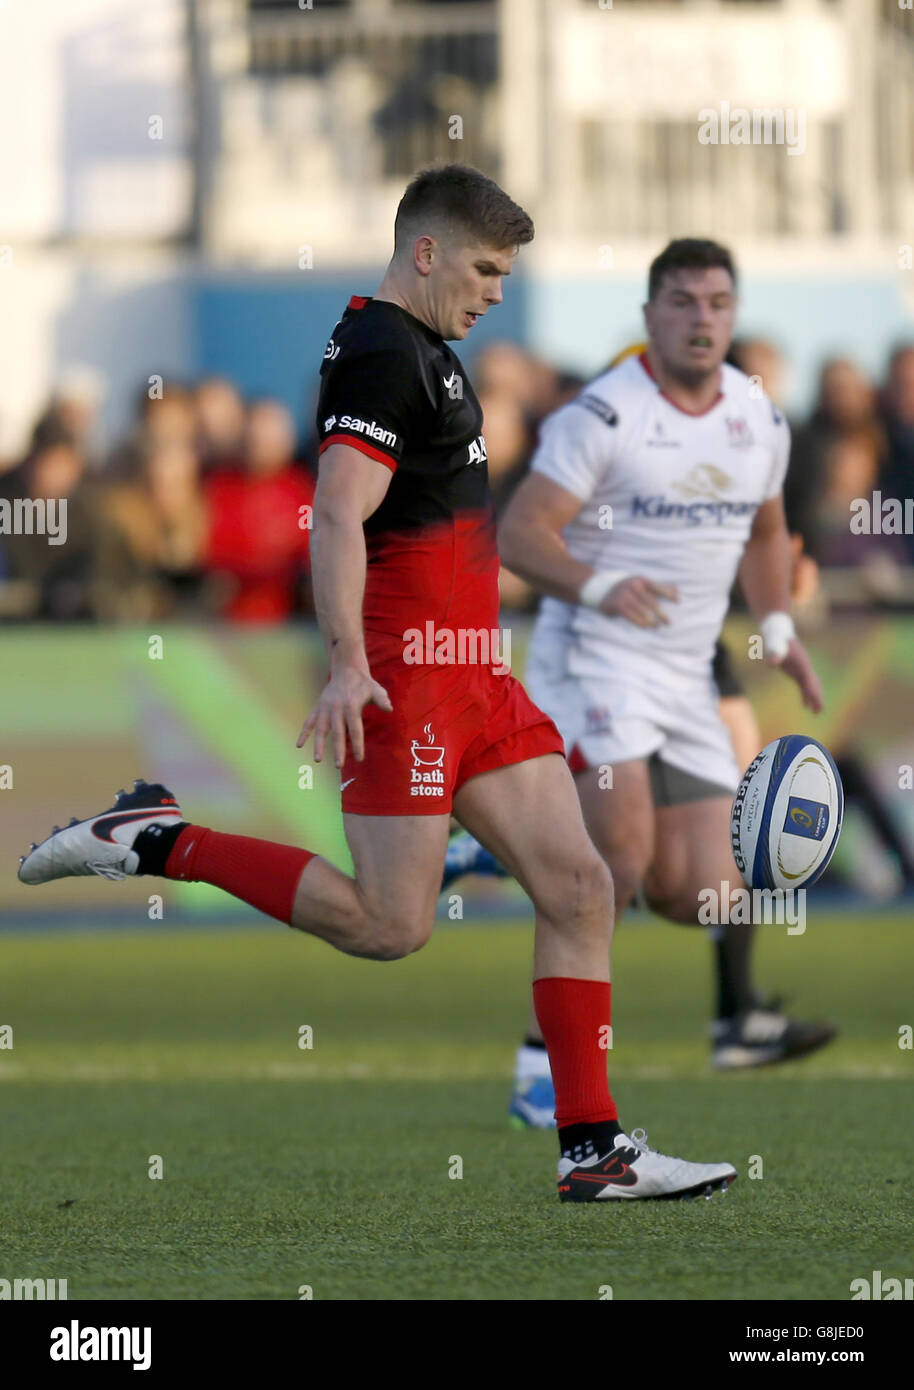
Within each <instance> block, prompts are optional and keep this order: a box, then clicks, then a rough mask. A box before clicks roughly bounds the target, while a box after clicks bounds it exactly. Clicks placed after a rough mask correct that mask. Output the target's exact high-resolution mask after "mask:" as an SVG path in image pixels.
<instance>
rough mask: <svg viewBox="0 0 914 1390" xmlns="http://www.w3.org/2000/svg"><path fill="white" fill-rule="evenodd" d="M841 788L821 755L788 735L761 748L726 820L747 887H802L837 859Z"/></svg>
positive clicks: (829, 760)
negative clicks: (835, 854)
mask: <svg viewBox="0 0 914 1390" xmlns="http://www.w3.org/2000/svg"><path fill="white" fill-rule="evenodd" d="M843 815H844V789H843V787H842V786H841V778H840V776H839V775H838V769H837V767H836V766H835V761H834V758H833V757H832V756H831V754H830V753H829V751H828V749H827V748H823V747H822V744H821V743H817V742H816V740H815V739H814V738H807V737H806V735H805V734H786V735H785V736H784V737H783V738H776V739H775V740H774V742H773V743H769V744H768V746H767V747H766V748H763V749H762V751H761V753H759V755H758V757H757V758H754V759H753V761H752V762H751V763H750V764H749V766H748V768H747V769H746V773H745V775H744V777H743V780H742V781H741V782H740V784H739V789H738V790H737V793H736V797H735V798H734V801H733V811H732V813H731V816H730V840H731V843H732V845H733V857H734V859H735V860H736V865H737V868H738V869H739V871H740V873H741V874H742V876H743V878H744V879H745V881H746V883H747V885H748V886H749V887H750V888H782V889H795V888H808V887H809V886H810V885H811V884H813V883H815V882H816V880H817V879H818V878H820V877H821V875H822V874H823V873H824V872H825V869H826V867H827V865H828V862H829V860H830V859H831V857H832V855H833V854H834V852H835V846H836V845H837V843H838V836H839V835H840V833H841V820H842V817H843Z"/></svg>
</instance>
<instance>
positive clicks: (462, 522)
mask: <svg viewBox="0 0 914 1390" xmlns="http://www.w3.org/2000/svg"><path fill="white" fill-rule="evenodd" d="M317 429H318V437H319V439H320V441H321V442H320V449H321V452H322V451H323V450H324V449H326V448H327V447H328V446H329V445H330V444H333V443H342V444H348V445H350V446H351V447H352V448H355V449H359V450H360V451H361V452H362V453H364V454H367V455H368V456H369V457H370V458H374V459H377V460H378V462H379V463H381V464H383V465H384V466H385V467H387V468H389V469H390V470H391V472H392V473H393V477H392V479H391V481H390V486H389V488H388V490H387V493H386V494H385V497H384V499H383V501H382V502H381V504H380V506H379V507H378V508H377V510H376V511H375V512H374V513H373V514H372V515H371V516H370V517H369V518H368V520H367V521H366V522H365V539H366V548H367V556H368V574H367V579H366V585H365V603H364V626H365V634H366V642H367V644H368V647H369V658H370V659H371V657H372V647H374V650H375V652H376V654H378V655H380V653H381V650H382V649H384V650H388V649H389V648H390V644H389V643H385V642H383V641H382V642H381V643H380V644H379V643H377V642H375V643H372V642H371V640H370V639H371V636H372V634H377V635H378V636H379V637H380V636H381V635H387V636H388V637H393V636H395V637H396V638H397V639H402V636H403V633H404V631H405V630H406V629H407V628H415V627H419V628H422V629H423V630H424V624H425V623H426V622H427V621H432V622H433V623H434V624H435V625H436V627H450V628H457V627H465V628H483V627H484V628H490V629H491V628H494V627H497V625H498V555H497V551H496V547H495V518H494V511H493V507H492V502H491V498H490V495H489V485H488V473H487V466H486V448H485V441H484V439H483V437H482V409H481V407H480V404H479V401H478V400H477V399H476V395H475V393H474V391H473V388H472V386H471V385H470V383H469V380H468V379H467V377H466V374H465V372H464V369H463V366H462V365H461V362H460V359H459V358H458V357H457V355H456V353H454V352H453V351H452V350H451V348H450V347H449V346H448V345H447V343H446V342H445V341H444V339H443V338H442V337H441V336H440V335H439V334H437V333H435V332H434V331H433V330H432V329H430V328H428V327H427V326H426V325H425V324H424V323H421V322H420V320H419V319H417V318H415V317H414V316H413V315H412V314H410V313H408V312H407V310H405V309H402V308H400V306H399V305H397V304H391V303H389V302H388V301H386V300H379V299H364V298H360V297H357V296H354V297H353V298H352V299H350V301H349V304H348V306H347V308H346V311H345V313H344V314H343V317H342V318H341V319H340V321H339V323H338V324H337V325H336V327H335V328H334V330H333V335H332V337H331V338H330V341H329V343H328V344H327V348H326V350H325V352H324V360H323V363H322V366H321V387H320V396H319V398H318V406H317Z"/></svg>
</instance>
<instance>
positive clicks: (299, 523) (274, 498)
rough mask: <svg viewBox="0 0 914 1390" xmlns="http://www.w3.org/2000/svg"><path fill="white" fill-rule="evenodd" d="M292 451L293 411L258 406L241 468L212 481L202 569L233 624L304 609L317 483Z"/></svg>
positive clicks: (266, 403) (276, 618)
mask: <svg viewBox="0 0 914 1390" xmlns="http://www.w3.org/2000/svg"><path fill="white" fill-rule="evenodd" d="M294 452H295V429H294V425H293V422H292V417H291V415H290V414H289V412H288V410H287V409H286V408H285V406H284V405H282V404H281V403H280V402H279V401H274V400H262V401H257V402H255V403H254V404H253V405H251V407H250V408H249V410H248V414H247V421H246V427H245V436H244V448H243V454H242V465H243V471H242V472H240V473H234V472H221V473H214V474H212V475H211V476H210V477H209V478H208V479H207V482H206V496H207V500H208V503H209V508H210V525H209V533H208V536H207V541H206V548H205V565H206V568H207V570H208V571H209V572H210V573H211V574H213V575H215V576H217V577H218V579H219V580H220V581H221V584H222V587H223V590H224V597H223V598H222V600H221V603H220V608H221V611H222V612H223V613H224V615H225V616H226V617H228V618H231V619H233V620H235V621H236V622H255V623H277V622H282V621H283V620H284V619H286V618H288V617H289V616H290V614H291V613H293V612H294V611H295V610H296V608H297V607H299V606H300V600H301V589H302V583H303V580H304V578H305V576H306V575H307V570H308V559H309V550H310V539H311V530H310V523H311V507H312V504H313V502H314V481H313V479H312V478H311V476H310V474H308V473H306V472H305V471H304V470H303V469H301V468H298V467H296V466H295V464H294V462H293V459H294Z"/></svg>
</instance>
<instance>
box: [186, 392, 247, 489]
mask: <svg viewBox="0 0 914 1390" xmlns="http://www.w3.org/2000/svg"><path fill="white" fill-rule="evenodd" d="M194 403H195V405H196V409H197V449H198V453H199V455H200V462H201V464H202V466H203V470H204V472H207V473H209V472H212V471H214V470H215V469H217V468H240V467H241V449H242V443H243V439H244V402H243V400H242V399H241V396H240V394H239V393H238V392H237V391H236V390H235V388H234V386H233V385H232V383H231V382H230V381H226V380H225V378H224V377H218V376H211V377H206V378H205V380H203V381H201V382H200V383H199V385H198V386H197V388H196V390H195V392H194Z"/></svg>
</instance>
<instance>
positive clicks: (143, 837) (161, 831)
mask: <svg viewBox="0 0 914 1390" xmlns="http://www.w3.org/2000/svg"><path fill="white" fill-rule="evenodd" d="M189 823H190V822H189V821H186V820H179V821H178V823H177V825H148V826H147V827H146V829H145V830H141V831H140V833H139V835H137V837H136V839H135V840H134V842H133V848H134V850H135V851H136V853H137V854H138V855H139V856H140V867H139V868H138V869H137V873H138V874H158V875H159V877H160V878H161V876H162V875H163V874H164V873H165V865H166V863H167V861H168V856H169V855H170V854H171V851H172V850H173V849H174V844H175V840H176V839H177V838H178V836H179V835H180V834H181V831H182V830H186V829H187V827H188V825H189Z"/></svg>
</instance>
